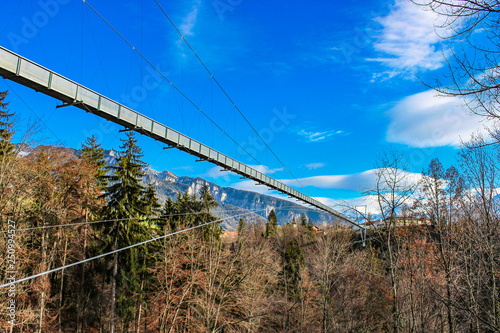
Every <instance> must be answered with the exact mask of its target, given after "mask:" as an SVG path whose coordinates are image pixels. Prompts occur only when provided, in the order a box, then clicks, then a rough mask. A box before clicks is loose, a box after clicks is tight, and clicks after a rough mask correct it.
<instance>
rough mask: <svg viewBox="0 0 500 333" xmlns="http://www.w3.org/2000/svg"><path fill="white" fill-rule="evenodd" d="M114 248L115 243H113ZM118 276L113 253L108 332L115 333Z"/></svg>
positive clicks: (116, 261) (116, 257) (116, 258)
mask: <svg viewBox="0 0 500 333" xmlns="http://www.w3.org/2000/svg"><path fill="white" fill-rule="evenodd" d="M115 247H116V242H115ZM117 275H118V252H117V253H115V260H114V262H113V278H112V280H111V313H110V323H109V332H110V333H114V332H115V303H116V277H117Z"/></svg>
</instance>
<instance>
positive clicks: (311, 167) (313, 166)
mask: <svg viewBox="0 0 500 333" xmlns="http://www.w3.org/2000/svg"><path fill="white" fill-rule="evenodd" d="M324 166H325V163H309V164H306V168H308V169H309V170H315V169H319V168H322V167H324Z"/></svg>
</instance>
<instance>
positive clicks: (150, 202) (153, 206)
mask: <svg viewBox="0 0 500 333" xmlns="http://www.w3.org/2000/svg"><path fill="white" fill-rule="evenodd" d="M142 201H143V205H144V215H146V216H147V217H156V216H158V215H159V214H160V213H161V209H160V208H161V205H160V203H159V202H158V198H157V197H156V190H155V187H154V185H153V183H151V182H149V183H148V186H147V187H146V190H145V191H144V194H143V197H142Z"/></svg>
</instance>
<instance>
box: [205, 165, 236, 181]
mask: <svg viewBox="0 0 500 333" xmlns="http://www.w3.org/2000/svg"><path fill="white" fill-rule="evenodd" d="M222 170H223V169H222V168H221V167H219V166H214V167H212V168H210V169H208V170H207V172H205V173H204V174H203V175H201V177H204V178H205V177H207V178H212V179H218V178H222V179H224V180H226V181H228V180H229V174H230V173H229V172H227V171H222Z"/></svg>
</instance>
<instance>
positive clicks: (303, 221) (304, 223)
mask: <svg viewBox="0 0 500 333" xmlns="http://www.w3.org/2000/svg"><path fill="white" fill-rule="evenodd" d="M300 225H302V226H303V227H307V217H306V214H305V213H302V215H301V216H300Z"/></svg>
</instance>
